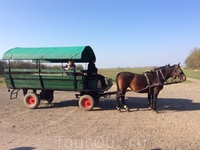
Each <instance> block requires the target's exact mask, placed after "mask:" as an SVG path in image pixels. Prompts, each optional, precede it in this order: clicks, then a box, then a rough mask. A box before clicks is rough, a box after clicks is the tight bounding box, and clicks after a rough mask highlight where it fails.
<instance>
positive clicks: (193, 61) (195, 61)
mask: <svg viewBox="0 0 200 150" xmlns="http://www.w3.org/2000/svg"><path fill="white" fill-rule="evenodd" d="M185 64H186V67H187V68H190V69H200V48H194V49H193V50H191V53H190V55H189V56H188V57H187V58H186V59H185Z"/></svg>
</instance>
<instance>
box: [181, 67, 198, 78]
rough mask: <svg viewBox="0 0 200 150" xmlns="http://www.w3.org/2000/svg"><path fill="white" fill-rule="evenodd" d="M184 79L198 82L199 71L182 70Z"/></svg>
mask: <svg viewBox="0 0 200 150" xmlns="http://www.w3.org/2000/svg"><path fill="white" fill-rule="evenodd" d="M183 72H184V73H185V75H186V77H190V78H195V79H199V80H200V71H194V70H192V69H183Z"/></svg>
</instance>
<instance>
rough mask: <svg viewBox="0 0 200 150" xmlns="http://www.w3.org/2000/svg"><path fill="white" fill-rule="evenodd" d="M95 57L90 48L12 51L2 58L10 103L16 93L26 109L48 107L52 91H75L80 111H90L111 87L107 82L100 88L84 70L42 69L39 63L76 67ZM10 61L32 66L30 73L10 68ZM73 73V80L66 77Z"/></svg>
mask: <svg viewBox="0 0 200 150" xmlns="http://www.w3.org/2000/svg"><path fill="white" fill-rule="evenodd" d="M94 57H95V53H94V51H93V50H92V48H91V47H90V46H73V47H41V48H20V47H17V48H12V49H10V50H8V51H7V52H5V53H4V54H3V58H2V59H3V60H7V61H8V67H6V68H4V78H5V82H6V85H7V88H8V91H9V92H10V99H16V98H17V96H18V92H19V90H20V89H21V90H23V94H24V104H25V106H26V107H28V108H30V109H35V108H37V107H38V106H39V104H40V101H41V100H46V101H47V102H48V103H51V102H52V101H53V99H54V91H76V92H75V93H76V94H75V97H76V98H77V99H78V105H79V107H80V108H81V109H82V110H92V109H93V107H94V106H95V105H96V104H97V103H98V102H99V100H100V98H103V97H104V98H105V97H106V96H107V95H109V92H108V90H109V89H110V88H111V87H112V85H113V82H112V79H111V78H105V79H106V83H107V85H108V86H107V88H106V89H105V88H102V87H101V84H100V81H99V79H98V78H96V77H89V76H88V75H87V69H85V70H77V69H74V70H62V69H42V67H41V66H42V64H43V63H50V64H61V66H63V63H66V62H67V61H68V60H73V61H74V62H75V64H77V63H88V62H89V61H90V59H91V58H94ZM12 60H26V61H30V62H31V63H33V64H35V66H36V67H35V68H34V69H30V68H25V69H24V68H23V69H22V68H14V67H12V63H11V62H12ZM67 72H73V76H67V75H66V73H67Z"/></svg>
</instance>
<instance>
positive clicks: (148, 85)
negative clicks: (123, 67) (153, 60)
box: [136, 69, 166, 94]
mask: <svg viewBox="0 0 200 150" xmlns="http://www.w3.org/2000/svg"><path fill="white" fill-rule="evenodd" d="M154 72H156V75H157V78H158V83H156V84H151V83H150V81H149V77H148V74H149V73H148V72H147V73H143V75H144V76H145V77H146V80H147V86H146V87H145V88H143V89H140V90H138V91H136V92H137V93H138V92H141V91H143V90H146V89H147V88H149V94H151V88H152V87H155V86H163V85H164V83H161V82H160V79H163V80H164V81H166V79H165V77H164V75H163V72H162V70H161V69H159V70H156V71H154ZM159 73H160V75H161V77H160V75H159Z"/></svg>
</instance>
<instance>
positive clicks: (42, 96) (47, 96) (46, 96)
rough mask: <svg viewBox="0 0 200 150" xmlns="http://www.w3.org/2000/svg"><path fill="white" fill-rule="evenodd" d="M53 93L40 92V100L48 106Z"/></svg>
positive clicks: (51, 91) (49, 91) (50, 91)
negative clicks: (44, 101)
mask: <svg viewBox="0 0 200 150" xmlns="http://www.w3.org/2000/svg"><path fill="white" fill-rule="evenodd" d="M53 92H54V91H53V90H42V91H41V92H40V99H44V100H46V101H47V102H48V103H49V104H50V103H51V102H52V101H53V99H54V96H53Z"/></svg>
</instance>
